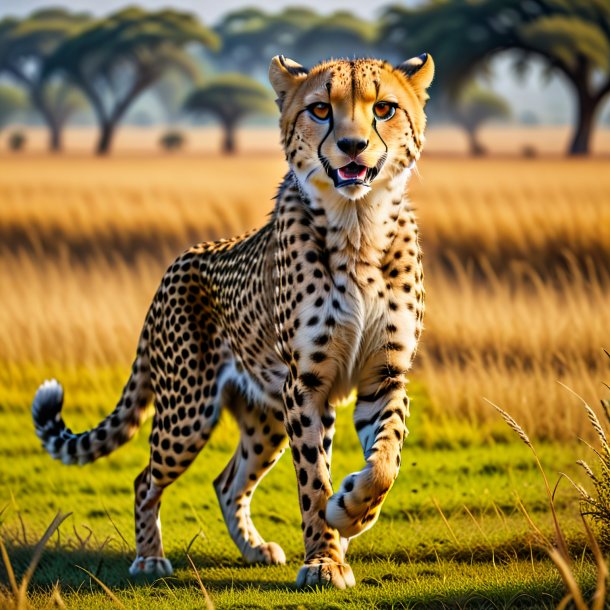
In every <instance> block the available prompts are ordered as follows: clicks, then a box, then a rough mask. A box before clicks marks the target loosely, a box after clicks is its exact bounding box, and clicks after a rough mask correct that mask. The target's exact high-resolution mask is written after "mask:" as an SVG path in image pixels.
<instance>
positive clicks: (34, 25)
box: [0, 9, 90, 149]
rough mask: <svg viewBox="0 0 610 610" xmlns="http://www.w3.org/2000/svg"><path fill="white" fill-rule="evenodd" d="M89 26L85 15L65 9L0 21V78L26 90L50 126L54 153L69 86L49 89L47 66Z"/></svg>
mask: <svg viewBox="0 0 610 610" xmlns="http://www.w3.org/2000/svg"><path fill="white" fill-rule="evenodd" d="M89 22H90V17H89V15H87V14H86V13H72V12H69V11H66V10H64V9H46V10H41V11H36V12H34V13H32V14H31V15H30V16H29V17H27V18H25V19H22V20H18V19H14V18H11V17H7V18H5V19H2V20H1V21H0V74H5V75H7V76H9V77H10V78H12V79H13V80H14V81H16V82H17V84H19V85H20V86H21V87H23V88H24V89H25V90H26V91H27V93H28V96H29V98H30V102H31V104H32V106H33V107H34V108H36V110H38V112H39V113H40V115H41V116H42V118H43V119H44V121H45V122H46V123H47V125H48V127H49V129H50V133H51V139H50V145H51V148H52V149H59V148H60V133H61V128H62V126H63V124H64V123H65V120H66V119H65V118H64V117H66V106H65V100H66V98H67V97H70V95H71V94H70V93H69V91H68V89H69V85H68V84H66V83H62V84H61V86H56V87H54V88H51V89H49V88H48V87H47V86H46V83H45V82H44V79H43V72H44V66H45V63H46V61H47V60H48V58H49V56H50V55H51V54H52V53H53V52H54V51H55V49H56V48H57V47H58V46H59V45H60V44H61V43H62V42H64V41H65V40H67V39H68V38H69V37H71V36H73V35H74V34H75V33H76V32H78V31H80V30H81V29H82V28H83V27H85V26H86V25H87V24H88V23H89Z"/></svg>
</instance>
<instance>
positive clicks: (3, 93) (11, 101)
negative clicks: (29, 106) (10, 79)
mask: <svg viewBox="0 0 610 610" xmlns="http://www.w3.org/2000/svg"><path fill="white" fill-rule="evenodd" d="M25 105H26V99H25V95H24V94H23V93H22V92H21V91H20V90H19V89H15V88H14V87H7V86H6V85H0V131H1V130H2V128H3V127H4V126H5V125H6V124H7V123H8V122H9V120H10V118H11V117H12V116H13V115H14V114H15V113H16V112H18V111H19V110H22V109H23V108H24V106H25Z"/></svg>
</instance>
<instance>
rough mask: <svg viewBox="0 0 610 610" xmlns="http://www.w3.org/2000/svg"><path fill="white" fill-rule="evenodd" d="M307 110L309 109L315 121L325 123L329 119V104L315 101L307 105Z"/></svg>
mask: <svg viewBox="0 0 610 610" xmlns="http://www.w3.org/2000/svg"><path fill="white" fill-rule="evenodd" d="M307 110H309V114H311V116H312V117H313V118H314V119H316V120H317V121H321V122H323V123H325V122H326V121H328V119H330V104H326V103H324V102H317V103H315V104H311V105H310V106H308V107H307Z"/></svg>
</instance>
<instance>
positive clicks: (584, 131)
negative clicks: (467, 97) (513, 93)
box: [380, 0, 610, 155]
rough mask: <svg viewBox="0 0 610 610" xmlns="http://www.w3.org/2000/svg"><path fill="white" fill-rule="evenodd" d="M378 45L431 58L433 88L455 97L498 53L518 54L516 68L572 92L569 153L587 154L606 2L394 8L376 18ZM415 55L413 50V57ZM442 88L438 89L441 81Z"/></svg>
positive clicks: (602, 74) (608, 47) (606, 72)
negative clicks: (542, 73) (561, 81)
mask: <svg viewBox="0 0 610 610" xmlns="http://www.w3.org/2000/svg"><path fill="white" fill-rule="evenodd" d="M380 40H381V41H383V43H384V44H385V45H387V46H389V47H392V48H396V47H397V48H400V49H401V50H403V53H405V56H409V54H410V53H412V52H413V50H414V49H413V47H416V48H417V49H421V48H425V49H426V50H428V51H430V52H431V53H432V54H433V56H434V58H435V62H436V63H437V65H438V66H439V70H438V73H439V74H440V75H444V77H443V76H441V77H440V82H441V83H442V84H444V85H445V87H446V89H447V90H448V91H450V92H453V93H454V94H455V93H456V92H457V91H458V90H459V86H460V84H461V83H463V82H466V81H467V80H468V78H469V77H470V76H472V73H473V72H474V71H475V70H476V69H479V68H481V67H483V68H484V67H485V66H486V64H487V63H488V61H489V59H490V58H492V57H493V56H494V55H496V54H497V53H500V52H503V51H507V50H517V51H518V52H519V54H520V56H519V57H518V60H517V67H518V68H523V67H524V66H526V65H527V62H528V61H529V58H530V57H531V56H532V55H535V56H538V57H540V58H542V59H543V60H544V61H545V62H546V64H547V68H548V69H549V70H553V71H558V72H559V73H561V74H562V75H563V76H564V77H565V78H566V80H567V82H568V84H569V85H570V86H571V87H572V89H573V91H574V94H575V98H576V101H577V120H576V125H575V130H574V134H573V137H572V141H571V143H570V148H569V152H570V154H574V155H578V154H586V153H588V151H589V146H590V140H591V133H592V129H593V126H594V124H595V118H596V114H597V112H598V111H599V108H600V107H601V105H602V103H603V100H604V99H606V97H607V96H608V94H609V93H610V2H608V0H587V1H586V2H573V1H571V0H528V1H527V2H523V1H522V0H480V1H478V2H471V1H470V0H454V1H452V2H435V3H430V4H426V5H424V6H422V7H419V8H416V9H407V8H404V7H399V6H394V7H391V8H390V9H388V10H387V11H386V13H385V15H384V17H383V27H382V28H381V33H380ZM418 52H419V51H418ZM443 81H444V82H443Z"/></svg>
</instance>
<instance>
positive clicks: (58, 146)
mask: <svg viewBox="0 0 610 610" xmlns="http://www.w3.org/2000/svg"><path fill="white" fill-rule="evenodd" d="M49 129H50V130H51V138H50V139H49V150H50V151H51V152H54V153H57V152H60V151H61V150H62V148H63V142H62V139H61V135H62V127H61V126H60V125H57V124H55V123H53V124H50V125H49Z"/></svg>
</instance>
